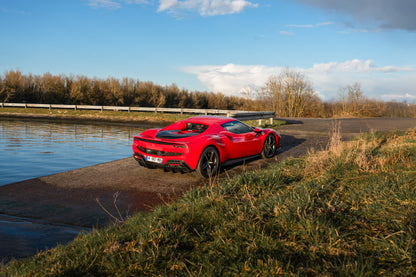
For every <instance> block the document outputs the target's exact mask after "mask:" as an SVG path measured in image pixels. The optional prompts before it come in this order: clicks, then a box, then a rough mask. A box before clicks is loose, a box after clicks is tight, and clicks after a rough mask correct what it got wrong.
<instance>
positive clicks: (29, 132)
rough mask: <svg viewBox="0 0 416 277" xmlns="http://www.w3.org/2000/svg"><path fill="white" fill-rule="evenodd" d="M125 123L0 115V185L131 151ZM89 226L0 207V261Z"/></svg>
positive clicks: (31, 251) (132, 132)
mask: <svg viewBox="0 0 416 277" xmlns="http://www.w3.org/2000/svg"><path fill="white" fill-rule="evenodd" d="M142 131H143V129H141V128H135V127H128V126H118V125H117V126H115V125H114V126H107V125H85V124H82V123H57V122H48V121H31V120H12V119H10V120H5V119H0V186H4V185H6V184H10V183H16V182H19V181H23V180H27V179H33V178H37V177H41V176H46V175H50V174H55V173H59V172H63V171H67V170H73V169H77V168H82V167H86V166H91V165H95V164H100V163H104V162H109V161H114V160H117V159H122V158H127V157H130V156H131V155H132V150H131V145H132V139H133V136H134V135H136V134H139V133H141V132H142ZM89 231H90V229H89V228H83V227H77V226H69V225H63V224H56V223H52V222H47V221H42V220H36V219H33V218H23V217H15V216H11V215H7V214H3V213H1V212H0V263H1V262H8V261H9V260H10V259H11V258H23V257H28V256H31V255H34V254H35V253H36V252H37V251H40V250H44V249H48V248H51V247H54V246H56V245H57V244H58V243H66V242H68V241H71V240H72V239H74V238H75V237H76V236H77V235H78V234H79V233H80V232H89Z"/></svg>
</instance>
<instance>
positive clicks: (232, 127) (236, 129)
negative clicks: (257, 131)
mask: <svg viewBox="0 0 416 277" xmlns="http://www.w3.org/2000/svg"><path fill="white" fill-rule="evenodd" d="M221 126H222V127H223V128H224V129H225V130H227V131H228V132H231V133H234V134H245V133H250V132H253V128H251V127H250V126H248V125H246V124H244V123H242V122H240V121H237V120H236V121H230V122H227V123H224V124H222V125H221Z"/></svg>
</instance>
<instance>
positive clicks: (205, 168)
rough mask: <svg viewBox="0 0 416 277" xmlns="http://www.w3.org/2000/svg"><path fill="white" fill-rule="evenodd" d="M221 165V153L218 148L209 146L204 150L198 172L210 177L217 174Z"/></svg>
mask: <svg viewBox="0 0 416 277" xmlns="http://www.w3.org/2000/svg"><path fill="white" fill-rule="evenodd" d="M219 166H220V154H219V153H218V150H217V149H216V148H215V147H213V146H208V147H207V148H205V149H204V151H202V154H201V157H200V158H199V162H198V166H197V168H196V172H197V173H198V175H200V176H202V177H205V178H210V177H212V176H215V174H217V172H218V169H219Z"/></svg>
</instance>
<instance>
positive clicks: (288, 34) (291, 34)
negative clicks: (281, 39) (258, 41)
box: [280, 31, 294, 36]
mask: <svg viewBox="0 0 416 277" xmlns="http://www.w3.org/2000/svg"><path fill="white" fill-rule="evenodd" d="M280 35H281V36H293V35H294V34H293V33H292V32H288V31H280Z"/></svg>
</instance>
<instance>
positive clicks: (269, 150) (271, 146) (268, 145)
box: [261, 134, 277, 159]
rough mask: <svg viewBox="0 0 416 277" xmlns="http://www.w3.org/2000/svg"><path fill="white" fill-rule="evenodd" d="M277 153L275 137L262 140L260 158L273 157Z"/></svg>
mask: <svg viewBox="0 0 416 277" xmlns="http://www.w3.org/2000/svg"><path fill="white" fill-rule="evenodd" d="M276 151H277V143H276V137H275V136H274V135H273V134H269V135H267V137H266V139H265V140H264V145H263V150H262V151H261V156H262V157H263V158H266V159H270V158H272V157H274V155H275V154H276Z"/></svg>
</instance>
